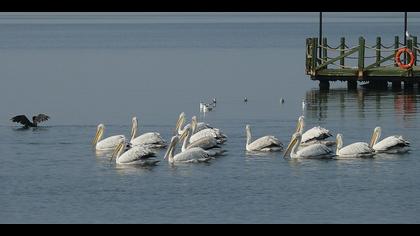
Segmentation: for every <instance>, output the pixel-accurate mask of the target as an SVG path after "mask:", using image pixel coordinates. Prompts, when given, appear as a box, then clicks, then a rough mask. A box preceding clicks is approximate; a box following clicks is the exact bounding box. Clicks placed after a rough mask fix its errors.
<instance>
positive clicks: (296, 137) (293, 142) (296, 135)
mask: <svg viewBox="0 0 420 236" xmlns="http://www.w3.org/2000/svg"><path fill="white" fill-rule="evenodd" d="M300 139H302V134H301V133H299V132H296V133H294V134H293V135H292V139H291V140H290V143H289V145H288V146H287V149H286V151H285V152H284V156H283V157H286V156H287V155H289V154H290V152H291V151H292V149H293V147H295V146H296V144H297V143H298V142H300Z"/></svg>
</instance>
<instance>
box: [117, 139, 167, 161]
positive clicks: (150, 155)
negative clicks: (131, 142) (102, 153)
mask: <svg viewBox="0 0 420 236" xmlns="http://www.w3.org/2000/svg"><path fill="white" fill-rule="evenodd" d="M123 150H124V142H120V143H119V144H118V146H117V147H116V148H115V151H114V153H113V154H112V156H111V159H110V160H112V159H113V158H114V157H115V158H116V159H115V161H116V163H117V164H120V165H140V166H151V165H156V163H158V162H159V160H156V159H155V158H154V157H156V154H155V153H154V152H153V151H151V149H149V148H148V147H146V146H134V147H132V148H131V149H130V150H128V151H126V152H124V153H123ZM121 154H122V155H121Z"/></svg>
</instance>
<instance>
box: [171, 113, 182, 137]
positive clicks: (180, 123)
mask: <svg viewBox="0 0 420 236" xmlns="http://www.w3.org/2000/svg"><path fill="white" fill-rule="evenodd" d="M184 122H185V113H184V112H182V113H181V114H180V115H179V118H178V120H177V122H176V125H175V131H174V135H177V134H178V130H179V128H180V127H181V126H182V125H183V124H184Z"/></svg>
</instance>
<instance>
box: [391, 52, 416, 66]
mask: <svg viewBox="0 0 420 236" xmlns="http://www.w3.org/2000/svg"><path fill="white" fill-rule="evenodd" d="M403 52H406V53H408V55H410V62H409V63H408V64H404V63H402V62H401V58H400V56H401V54H402V53H403ZM415 59H416V58H414V54H413V52H412V51H411V50H410V49H408V48H401V49H400V50H398V52H397V53H396V54H395V61H396V62H397V65H398V66H399V67H400V68H403V69H409V68H411V67H413V65H414V61H415Z"/></svg>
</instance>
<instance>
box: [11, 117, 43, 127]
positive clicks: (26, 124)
mask: <svg viewBox="0 0 420 236" xmlns="http://www.w3.org/2000/svg"><path fill="white" fill-rule="evenodd" d="M49 118H50V117H49V116H47V115H45V114H38V115H37V116H33V117H32V122H31V121H30V120H29V119H28V117H26V116H25V115H19V116H15V117H13V118H12V119H10V120H11V121H13V122H16V123H21V124H22V125H24V128H29V127H38V123H40V122H43V121H46V120H48V119H49Z"/></svg>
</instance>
